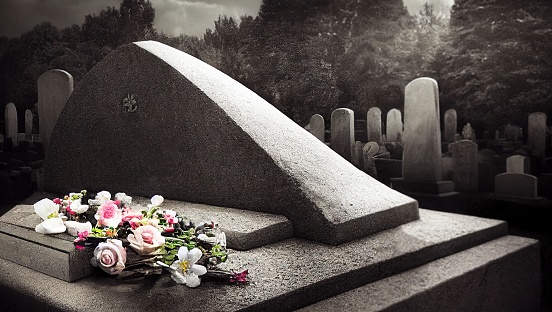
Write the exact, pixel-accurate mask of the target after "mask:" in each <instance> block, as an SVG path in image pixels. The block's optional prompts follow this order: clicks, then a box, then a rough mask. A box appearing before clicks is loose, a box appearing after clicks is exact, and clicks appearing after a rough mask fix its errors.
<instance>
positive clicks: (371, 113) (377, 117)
mask: <svg viewBox="0 0 552 312" xmlns="http://www.w3.org/2000/svg"><path fill="white" fill-rule="evenodd" d="M366 130H367V132H366V136H367V138H368V142H371V141H374V142H378V144H379V143H381V142H382V137H381V135H382V132H381V110H380V109H379V108H377V107H371V108H370V109H369V110H368V113H366Z"/></svg>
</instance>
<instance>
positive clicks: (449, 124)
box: [443, 108, 458, 142]
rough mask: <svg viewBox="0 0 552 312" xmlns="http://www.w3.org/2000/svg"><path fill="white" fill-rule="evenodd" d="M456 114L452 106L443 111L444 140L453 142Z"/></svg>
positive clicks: (456, 126)
mask: <svg viewBox="0 0 552 312" xmlns="http://www.w3.org/2000/svg"><path fill="white" fill-rule="evenodd" d="M457 128H458V125H457V115H456V110H455V109H454V108H451V109H447V111H446V112H445V122H444V138H443V140H444V142H455V141H456V140H455V137H454V136H455V135H456V131H457Z"/></svg>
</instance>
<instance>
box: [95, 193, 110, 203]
mask: <svg viewBox="0 0 552 312" xmlns="http://www.w3.org/2000/svg"><path fill="white" fill-rule="evenodd" d="M110 199H111V193H109V192H108V191H101V192H99V193H98V194H96V200H99V201H100V204H103V203H104V202H106V201H108V200H110Z"/></svg>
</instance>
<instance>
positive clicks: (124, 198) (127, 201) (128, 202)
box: [122, 196, 132, 205]
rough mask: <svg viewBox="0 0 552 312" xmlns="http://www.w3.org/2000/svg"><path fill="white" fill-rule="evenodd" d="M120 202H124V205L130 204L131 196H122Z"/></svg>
mask: <svg viewBox="0 0 552 312" xmlns="http://www.w3.org/2000/svg"><path fill="white" fill-rule="evenodd" d="M122 203H123V204H125V205H130V204H132V197H130V196H125V197H123V200H122Z"/></svg>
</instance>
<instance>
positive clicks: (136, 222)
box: [128, 218, 142, 230]
mask: <svg viewBox="0 0 552 312" xmlns="http://www.w3.org/2000/svg"><path fill="white" fill-rule="evenodd" d="M128 223H129V224H130V227H131V228H132V229H133V230H136V228H138V227H139V226H141V225H142V223H141V222H140V219H138V218H132V219H130V220H128Z"/></svg>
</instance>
